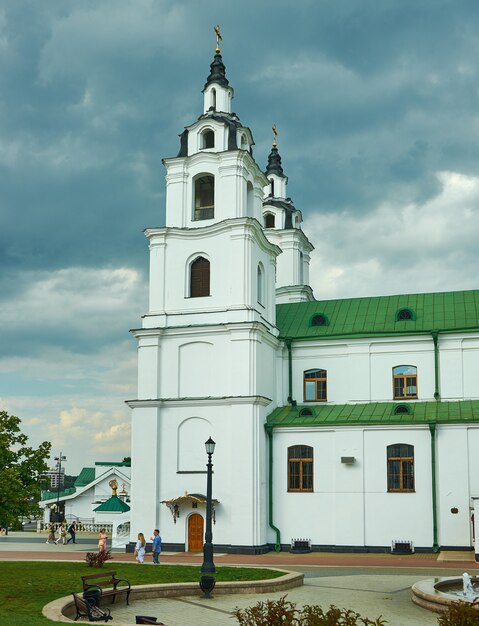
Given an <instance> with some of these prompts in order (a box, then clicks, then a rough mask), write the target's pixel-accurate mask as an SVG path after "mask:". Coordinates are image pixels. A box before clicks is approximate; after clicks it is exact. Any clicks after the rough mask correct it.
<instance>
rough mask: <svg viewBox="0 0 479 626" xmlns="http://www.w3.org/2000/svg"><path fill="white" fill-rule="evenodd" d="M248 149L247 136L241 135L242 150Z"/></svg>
mask: <svg viewBox="0 0 479 626" xmlns="http://www.w3.org/2000/svg"><path fill="white" fill-rule="evenodd" d="M247 149H248V144H247V142H246V137H245V136H244V135H241V150H247Z"/></svg>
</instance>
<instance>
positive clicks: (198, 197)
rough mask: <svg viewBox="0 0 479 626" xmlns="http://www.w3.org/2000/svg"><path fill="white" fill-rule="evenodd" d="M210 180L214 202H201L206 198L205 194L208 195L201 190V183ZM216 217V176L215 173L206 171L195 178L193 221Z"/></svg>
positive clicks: (210, 194)
mask: <svg viewBox="0 0 479 626" xmlns="http://www.w3.org/2000/svg"><path fill="white" fill-rule="evenodd" d="M207 179H208V180H209V182H210V184H211V187H212V191H210V192H209V193H208V195H209V196H211V198H210V199H211V200H212V204H201V202H202V200H204V197H203V194H204V195H206V192H205V191H203V194H202V193H201V190H200V188H199V186H200V185H201V184H204V185H206V184H207V183H206V180H207ZM214 217H215V177H214V175H213V174H209V173H206V172H205V173H204V174H199V175H198V176H196V177H195V178H194V180H193V221H194V222H199V221H202V220H212V219H214Z"/></svg>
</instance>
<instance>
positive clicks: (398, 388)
mask: <svg viewBox="0 0 479 626" xmlns="http://www.w3.org/2000/svg"><path fill="white" fill-rule="evenodd" d="M393 397H394V400H406V399H407V398H417V367H414V365H398V366H396V367H393Z"/></svg>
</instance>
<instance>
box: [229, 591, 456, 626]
mask: <svg viewBox="0 0 479 626" xmlns="http://www.w3.org/2000/svg"><path fill="white" fill-rule="evenodd" d="M233 615H234V617H236V619H237V620H238V623H239V624H240V626H276V624H277V625H278V626H283V625H284V626H384V625H385V624H386V623H387V622H386V621H385V620H383V619H382V618H381V617H378V618H377V619H376V620H374V621H372V620H370V619H368V618H367V617H361V616H360V615H359V613H356V612H355V611H352V610H351V609H338V608H337V607H336V606H333V605H331V606H330V607H329V609H328V610H327V611H326V612H325V611H324V610H323V609H322V608H321V607H320V606H318V605H315V604H313V605H306V606H304V607H303V609H302V610H298V609H297V608H296V604H295V603H294V602H290V601H289V600H286V596H283V597H282V598H280V599H279V600H267V601H266V602H257V603H256V604H255V605H254V606H252V607H248V608H246V609H239V608H236V609H235V610H234V611H233ZM447 626H449V624H448V625H447ZM461 626H462V625H461Z"/></svg>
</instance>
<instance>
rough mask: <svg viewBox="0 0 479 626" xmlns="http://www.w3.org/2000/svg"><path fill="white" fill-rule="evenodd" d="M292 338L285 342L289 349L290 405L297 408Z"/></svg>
mask: <svg viewBox="0 0 479 626" xmlns="http://www.w3.org/2000/svg"><path fill="white" fill-rule="evenodd" d="M292 341H293V340H292V339H291V337H287V338H286V339H285V340H284V343H285V345H286V348H287V349H288V403H289V404H291V405H292V406H296V401H295V400H293V351H292V349H291V344H292Z"/></svg>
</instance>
